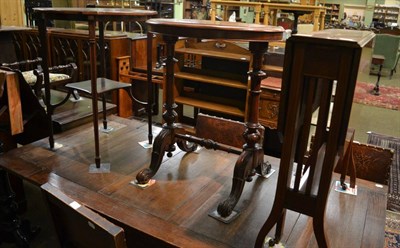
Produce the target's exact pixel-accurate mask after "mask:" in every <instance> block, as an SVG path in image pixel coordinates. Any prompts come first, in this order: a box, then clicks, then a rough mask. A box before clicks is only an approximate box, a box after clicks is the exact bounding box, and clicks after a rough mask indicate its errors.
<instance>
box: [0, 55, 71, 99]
mask: <svg viewBox="0 0 400 248" xmlns="http://www.w3.org/2000/svg"><path fill="white" fill-rule="evenodd" d="M41 63H42V59H41V58H40V57H38V58H36V59H33V60H25V61H18V62H13V63H2V64H1V67H2V68H5V69H11V70H19V71H21V73H22V75H23V77H24V79H25V81H26V82H27V83H28V84H29V85H30V86H31V88H32V90H33V91H34V93H35V95H36V96H37V97H38V98H42V97H43V94H42V89H43V88H44V77H43V70H42V67H41ZM49 71H50V74H49V78H50V87H51V88H52V89H56V88H57V87H60V86H61V87H62V86H64V85H66V84H68V83H73V82H76V81H77V77H78V67H77V66H76V64H75V63H69V64H67V65H59V66H54V67H51V68H49ZM73 96H74V98H75V99H76V100H78V99H79V95H78V93H77V92H73Z"/></svg>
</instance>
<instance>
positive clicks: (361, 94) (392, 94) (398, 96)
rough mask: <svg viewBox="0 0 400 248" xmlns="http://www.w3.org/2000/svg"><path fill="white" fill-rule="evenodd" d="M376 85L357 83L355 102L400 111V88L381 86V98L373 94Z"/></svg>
mask: <svg viewBox="0 0 400 248" xmlns="http://www.w3.org/2000/svg"><path fill="white" fill-rule="evenodd" d="M374 86H375V85H374V84H371V83H364V82H357V85H356V90H355V93H354V98H353V102H356V103H361V104H366V105H371V106H375V107H381V108H387V109H394V110H400V88H399V87H391V86H380V87H379V93H380V95H379V96H375V95H374V94H372V92H373V89H374Z"/></svg>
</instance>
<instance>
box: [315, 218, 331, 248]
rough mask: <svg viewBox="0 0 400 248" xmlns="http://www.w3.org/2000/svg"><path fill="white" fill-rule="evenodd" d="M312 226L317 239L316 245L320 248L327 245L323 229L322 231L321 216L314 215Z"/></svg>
mask: <svg viewBox="0 0 400 248" xmlns="http://www.w3.org/2000/svg"><path fill="white" fill-rule="evenodd" d="M313 228H314V234H315V238H316V239H317V243H318V247H320V248H326V247H328V245H327V241H326V237H325V231H324V218H323V216H319V217H316V216H314V218H313Z"/></svg>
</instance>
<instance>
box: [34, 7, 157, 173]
mask: <svg viewBox="0 0 400 248" xmlns="http://www.w3.org/2000/svg"><path fill="white" fill-rule="evenodd" d="M33 10H34V14H35V19H36V21H37V24H38V28H39V36H40V41H41V45H42V46H41V54H42V55H41V56H42V58H43V72H44V83H45V96H46V106H47V111H48V114H49V116H51V115H52V112H53V110H54V108H55V105H52V104H51V100H50V87H49V85H50V84H49V69H48V64H49V58H48V51H47V49H48V44H47V43H48V41H47V38H46V37H47V29H46V25H47V23H48V20H70V21H86V22H88V25H89V34H88V35H89V43H90V82H88V81H83V82H77V83H73V84H69V85H67V86H68V87H69V88H70V89H77V90H81V91H86V92H87V91H88V87H89V86H90V87H89V93H91V94H92V109H93V126H94V139H95V164H91V165H90V168H92V172H96V173H97V171H98V172H101V171H103V172H107V171H109V164H105V163H103V164H101V159H100V148H99V131H98V106H97V98H98V94H103V109H105V107H104V106H105V99H104V93H106V92H109V91H112V90H118V89H125V90H127V88H128V87H130V85H128V84H125V83H121V82H115V81H112V80H110V79H105V78H99V79H98V78H97V77H98V75H100V76H101V77H104V75H105V71H106V67H105V66H106V63H105V43H104V27H105V23H106V22H107V21H140V20H147V19H148V18H149V17H151V16H155V15H157V12H156V11H152V10H141V9H129V8H34V9H33ZM96 23H98V30H99V31H98V42H99V47H100V68H101V71H100V73H97V55H96V53H97V51H96V47H97V44H96ZM89 83H90V85H89ZM150 94H151V93H149V96H151V95H150ZM150 98H151V97H150ZM150 98H149V99H150ZM150 105H151V104H150V103H149V106H150ZM103 112H105V111H104V110H103ZM149 116H150V119H151V114H149ZM50 119H51V118H50ZM104 119H105V113H104ZM50 121H51V120H50ZM150 122H151V121H149V123H150ZM104 123H106V119H105V120H104ZM50 126H51V125H50ZM51 127H52V126H51ZM104 127H105V128H106V127H107V126H106V124H104ZM50 133H51V135H50V138H49V142H50V148H54V139H53V130H51V132H50ZM150 135H151V124H149V140H150V139H151V138H150ZM101 165H104V170H99V169H101Z"/></svg>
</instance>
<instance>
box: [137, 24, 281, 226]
mask: <svg viewBox="0 0 400 248" xmlns="http://www.w3.org/2000/svg"><path fill="white" fill-rule="evenodd" d="M146 23H147V27H148V39H152V37H153V35H152V33H158V34H161V35H162V37H163V39H164V42H165V44H166V53H167V56H166V82H165V87H164V90H165V91H166V93H165V94H166V97H165V98H166V100H165V105H164V106H165V109H166V110H165V112H164V113H163V118H164V120H165V124H164V125H163V128H162V131H161V132H160V133H159V134H158V136H157V137H156V138H155V140H154V146H153V151H152V157H151V163H150V168H146V169H144V170H142V171H140V172H139V173H138V174H137V176H136V180H137V183H138V184H146V183H148V182H149V180H150V179H151V178H152V177H153V176H154V175H155V174H156V172H157V171H158V169H159V167H160V165H161V162H162V159H163V156H164V154H165V152H167V156H172V152H173V151H174V150H175V143H176V144H177V145H178V146H179V147H180V148H181V149H182V150H185V151H188V152H190V151H193V150H194V147H195V146H193V145H191V144H190V145H186V144H187V143H186V142H187V141H189V142H193V143H196V144H200V145H202V146H204V147H205V148H208V149H221V148H222V147H220V146H218V144H215V142H208V141H209V140H204V139H201V138H198V137H195V136H190V135H187V134H185V132H184V131H183V130H182V128H180V125H179V124H178V123H175V119H176V117H177V114H176V112H175V110H174V109H175V108H176V106H177V105H176V104H175V101H174V63H175V62H176V59H175V58H174V53H175V50H174V49H175V43H176V42H177V40H178V38H179V36H183V37H192V38H199V39H215V40H228V41H245V42H249V49H250V51H251V53H252V62H253V63H252V67H253V68H252V71H250V72H248V74H249V76H250V78H251V88H250V89H248V91H249V101H248V106H246V107H247V108H248V109H249V111H248V113H247V116H246V117H245V121H246V123H245V126H246V131H245V133H244V134H243V136H244V139H245V141H246V144H245V145H244V147H243V151H242V152H241V154H240V156H239V158H238V160H237V162H236V165H235V169H234V176H233V185H232V190H231V193H230V196H229V197H228V199H226V200H225V201H224V202H222V203H220V204H219V206H218V210H217V211H218V214H219V215H220V217H221V218H227V217H229V216H230V215H231V214H232V210H233V208H234V206H235V205H236V203H237V202H238V200H239V197H240V195H241V193H242V191H243V187H244V183H245V181H246V180H247V181H249V180H251V179H250V178H251V177H252V176H253V175H254V174H255V173H254V171H255V170H257V169H260V170H261V167H262V166H263V164H264V163H263V156H264V152H263V148H262V144H261V142H260V141H261V140H262V137H261V135H260V132H259V131H258V130H259V129H260V128H262V126H261V125H260V123H259V121H258V117H259V114H258V113H259V99H260V93H261V86H260V85H261V80H262V78H263V77H265V73H264V72H263V71H261V66H262V58H263V56H264V53H265V52H266V51H267V49H268V41H275V40H281V39H282V35H283V28H281V27H273V26H266V25H260V24H247V23H233V22H219V21H205V20H192V19H190V20H187V19H184V20H175V19H150V20H148V21H147V22H146ZM148 44H151V41H150V42H148ZM147 57H148V58H151V57H152V56H151V55H148V56H147ZM148 64H150V65H151V63H148ZM148 72H151V70H148ZM148 78H149V79H150V80H151V77H148ZM221 150H222V149H221ZM214 217H216V216H214ZM222 221H223V220H222Z"/></svg>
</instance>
